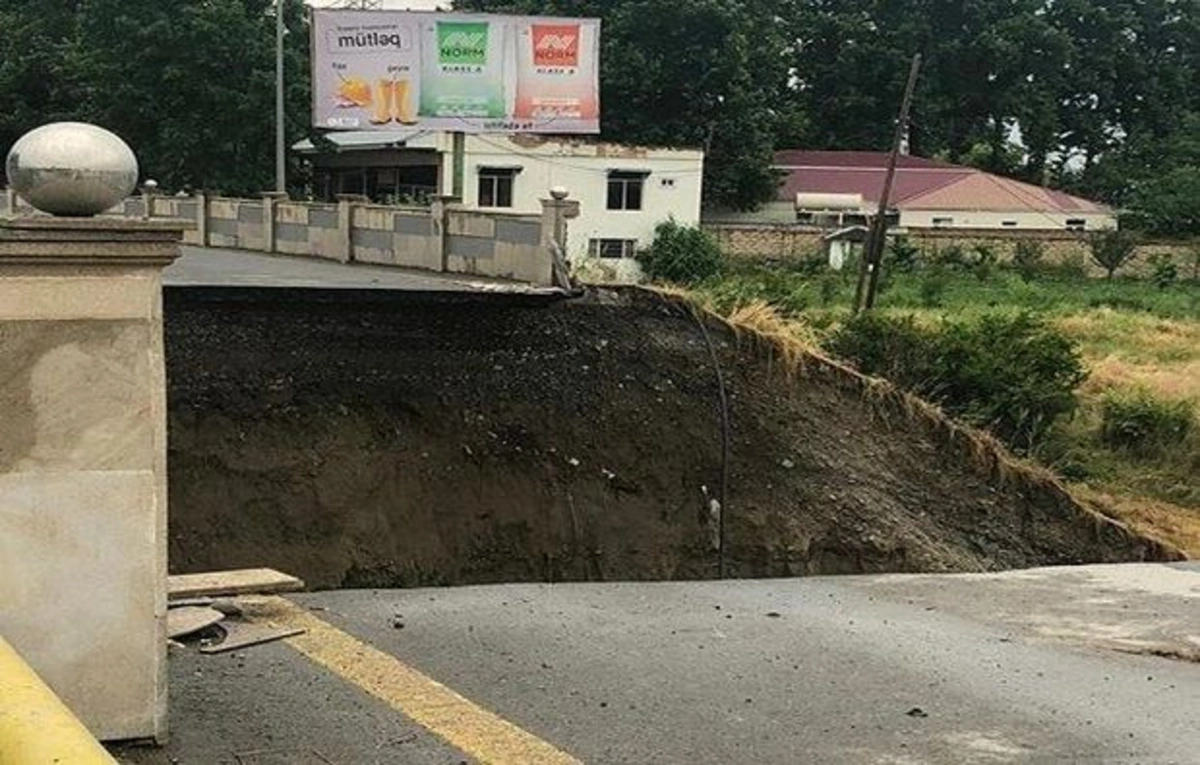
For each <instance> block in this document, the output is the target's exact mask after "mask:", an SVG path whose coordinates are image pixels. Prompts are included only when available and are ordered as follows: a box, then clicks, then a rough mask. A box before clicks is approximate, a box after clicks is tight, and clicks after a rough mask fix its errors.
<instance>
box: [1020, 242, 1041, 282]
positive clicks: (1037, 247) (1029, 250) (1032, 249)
mask: <svg viewBox="0 0 1200 765" xmlns="http://www.w3.org/2000/svg"><path fill="white" fill-rule="evenodd" d="M1045 260H1046V245H1045V244H1043V243H1042V242H1039V241H1037V240H1035V239H1022V240H1021V241H1019V242H1017V246H1016V248H1015V249H1014V250H1013V267H1014V268H1015V269H1016V270H1017V273H1018V274H1020V275H1021V278H1022V279H1024V280H1025V281H1027V282H1029V281H1033V278H1034V277H1035V276H1037V273H1038V271H1040V270H1041V269H1042V266H1043V263H1044V262H1045Z"/></svg>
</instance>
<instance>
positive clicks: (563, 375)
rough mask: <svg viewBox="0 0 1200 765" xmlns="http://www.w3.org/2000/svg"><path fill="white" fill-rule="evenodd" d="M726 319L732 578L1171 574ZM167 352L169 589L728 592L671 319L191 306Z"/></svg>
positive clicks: (916, 421) (630, 298)
mask: <svg viewBox="0 0 1200 765" xmlns="http://www.w3.org/2000/svg"><path fill="white" fill-rule="evenodd" d="M708 327H709V331H710V332H711V334H712V339H713V342H714V343H715V345H716V348H717V354H718V357H719V359H720V363H721V366H722V369H723V370H724V372H725V376H726V382H727V385H728V390H729V399H730V417H731V449H730V464H729V486H728V491H729V494H728V503H727V506H726V508H725V513H726V521H727V524H728V547H727V549H728V565H729V573H730V574H731V575H733V576H741V577H757V576H776V575H801V574H817V573H853V572H884V571H972V570H987V569H999V568H1011V567H1022V566H1032V565H1044V564H1058V563H1083V562H1100V561H1120V560H1144V559H1162V558H1169V557H1173V553H1172V552H1171V551H1170V550H1167V549H1164V548H1162V547H1160V546H1158V545H1157V544H1155V543H1153V542H1150V541H1148V540H1145V539H1143V538H1141V537H1139V536H1137V535H1134V534H1132V533H1130V532H1128V531H1126V530H1125V529H1124V527H1122V526H1119V525H1117V524H1115V523H1112V522H1110V521H1107V520H1104V519H1101V518H1099V517H1097V516H1095V515H1093V514H1091V513H1088V512H1087V511H1085V510H1083V509H1082V508H1081V507H1080V506H1078V505H1077V504H1076V503H1075V502H1074V501H1073V500H1072V499H1071V498H1070V497H1069V496H1068V495H1067V494H1066V493H1065V492H1064V491H1063V490H1062V489H1061V487H1059V486H1058V485H1057V484H1056V483H1054V482H1053V481H1050V480H1047V479H1045V478H1043V477H1040V476H1036V475H1033V474H1025V473H1023V472H1021V471H1020V470H1018V471H1017V472H1016V473H1013V472H1012V471H1008V470H999V469H998V468H997V466H996V461H995V459H993V458H991V457H986V456H985V457H984V458H980V457H979V455H978V451H979V449H980V445H979V443H977V442H975V441H973V440H971V439H966V440H964V439H963V438H955V437H952V436H953V434H954V433H960V431H957V430H955V429H954V428H953V427H951V426H949V425H948V424H945V423H941V424H938V423H933V424H931V423H930V422H928V421H926V420H924V419H922V418H921V417H918V416H910V415H908V414H907V413H906V412H905V411H904V408H903V407H902V406H900V405H899V404H897V403H895V402H896V401H897V400H899V399H898V398H897V397H893V398H892V399H886V397H885V399H886V401H884V403H882V404H881V403H880V401H881V400H883V399H881V400H872V398H871V396H870V395H869V393H868V390H869V387H870V386H867V385H866V384H865V383H864V381H863V380H862V378H858V377H857V376H854V375H853V374H852V373H849V372H846V371H844V370H838V369H835V368H833V367H831V366H829V365H820V364H817V365H811V366H809V367H807V368H806V369H805V370H802V371H801V372H800V373H798V374H796V375H794V376H792V377H788V376H785V375H784V374H783V373H782V372H781V371H780V365H779V364H778V363H774V362H773V361H772V359H771V355H770V354H769V353H768V350H767V349H766V348H765V347H764V346H763V344H762V343H757V342H754V341H752V340H751V339H748V338H746V337H742V338H738V337H736V336H735V335H734V334H733V333H732V332H731V331H729V330H728V329H727V328H726V327H724V326H723V325H721V324H720V323H718V322H715V321H710V322H709V323H708ZM166 341H167V362H168V376H169V394H168V395H169V410H170V412H169V416H170V429H169V434H170V453H169V480H170V501H171V505H170V513H171V567H172V570H173V571H177V572H186V571H197V570H202V569H216V568H226V567H240V566H261V565H265V566H273V567H276V568H280V569H282V570H285V571H288V572H290V573H294V574H297V575H299V576H301V577H303V578H305V579H306V580H307V581H308V582H309V584H310V585H312V586H316V587H336V586H370V587H376V586H377V587H385V586H386V587H391V586H407V585H418V584H443V583H444V584H450V583H467V582H498V581H560V580H568V579H570V580H587V579H594V580H600V579H652V578H653V579H673V578H704V577H711V576H714V575H715V574H716V571H717V554H716V550H715V540H716V537H717V533H716V525H715V522H714V520H713V518H712V515H711V513H710V502H709V498H713V497H716V496H718V494H719V487H720V482H721V475H722V459H721V454H722V450H721V418H720V406H719V395H718V394H719V389H718V385H717V381H716V375H715V374H714V368H713V365H712V363H711V360H710V355H709V353H708V350H707V348H706V346H705V342H704V338H703V335H702V333H701V331H700V328H699V325H698V324H697V322H696V320H695V319H694V317H693V316H692V314H691V313H690V311H689V310H688V309H686V308H685V307H683V306H681V305H680V304H678V303H674V302H672V301H669V300H667V299H665V298H662V297H660V296H658V295H655V294H652V293H648V292H644V291H640V290H632V289H631V290H602V291H592V292H589V293H588V294H587V295H585V296H584V297H582V298H578V299H573V300H559V301H555V300H548V299H544V298H516V297H512V296H504V295H440V296H435V295H427V294H418V293H395V292H382V291H379V292H369V291H345V290H343V291H332V290H331V291H305V290H295V291H293V290H249V289H241V290H233V289H197V288H175V289H168V290H167V291H166ZM887 401H891V403H887ZM948 434H950V435H948Z"/></svg>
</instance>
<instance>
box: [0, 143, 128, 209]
mask: <svg viewBox="0 0 1200 765" xmlns="http://www.w3.org/2000/svg"><path fill="white" fill-rule="evenodd" d="M5 168H6V171H7V174H8V182H9V184H11V186H12V188H13V190H14V191H16V192H17V194H19V195H20V196H21V198H22V199H24V200H25V201H26V202H28V203H29V204H31V205H33V206H34V207H35V208H37V209H38V210H41V211H42V212H47V213H50V214H51V215H64V216H77V217H87V216H90V215H95V214H97V213H101V212H104V211H105V210H107V209H109V208H110V207H113V206H114V205H116V204H117V203H118V202H120V201H121V200H122V199H124V198H125V197H127V196H129V194H130V192H132V191H133V189H134V187H135V186H137V179H138V164H137V157H135V156H134V155H133V151H132V150H131V149H130V148H129V146H128V145H127V144H126V143H125V142H124V141H122V140H121V139H120V138H118V137H117V136H116V135H115V134H113V133H110V132H109V131H107V130H105V129H104V128H101V127H96V126H95V125H89V124H87V123H84V122H53V123H51V124H49V125H42V126H41V127H39V128H34V129H33V130H30V131H29V132H28V133H26V134H25V135H23V136H21V138H19V139H18V140H17V142H16V143H15V144H13V147H12V149H11V150H10V151H9V152H8V162H7V164H6V166H5Z"/></svg>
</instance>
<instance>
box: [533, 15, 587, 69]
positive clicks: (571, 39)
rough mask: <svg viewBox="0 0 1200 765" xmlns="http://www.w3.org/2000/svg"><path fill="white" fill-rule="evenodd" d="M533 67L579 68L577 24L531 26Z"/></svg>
mask: <svg viewBox="0 0 1200 765" xmlns="http://www.w3.org/2000/svg"><path fill="white" fill-rule="evenodd" d="M532 26H533V64H534V66H579V25H578V24H533V25H532Z"/></svg>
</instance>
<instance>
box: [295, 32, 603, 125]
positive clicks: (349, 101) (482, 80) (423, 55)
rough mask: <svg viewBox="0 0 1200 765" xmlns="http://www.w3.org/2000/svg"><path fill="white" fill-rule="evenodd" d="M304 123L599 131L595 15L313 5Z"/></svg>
mask: <svg viewBox="0 0 1200 765" xmlns="http://www.w3.org/2000/svg"><path fill="white" fill-rule="evenodd" d="M312 35H313V37H312V66H313V72H312V84H313V126H314V127H317V128H327V129H335V130H336V129H342V130H395V129H397V128H398V127H401V126H413V127H422V128H429V129H431V130H461V131H464V132H470V133H478V132H485V131H490V132H512V133H598V132H600V94H599V69H600V66H599V64H600V20H599V19H568V18H558V17H553V18H550V17H531V16H492V15H470V14H450V13H421V12H411V11H346V10H314V11H313V23H312Z"/></svg>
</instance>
